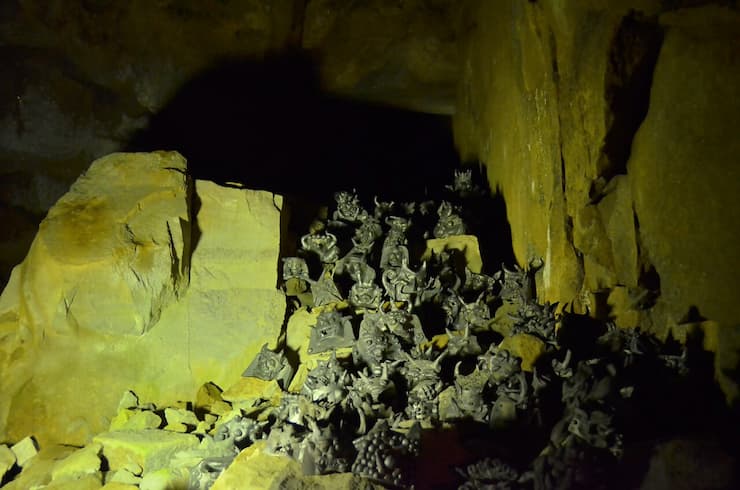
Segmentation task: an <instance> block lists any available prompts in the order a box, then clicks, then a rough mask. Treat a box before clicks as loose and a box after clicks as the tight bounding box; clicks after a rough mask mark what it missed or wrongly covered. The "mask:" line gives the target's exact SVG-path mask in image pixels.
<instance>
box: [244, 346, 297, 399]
mask: <svg viewBox="0 0 740 490" xmlns="http://www.w3.org/2000/svg"><path fill="white" fill-rule="evenodd" d="M242 376H245V377H246V376H251V377H254V378H259V379H263V380H265V381H270V380H273V379H274V380H277V381H278V383H279V384H280V387H281V388H283V389H287V388H288V385H289V384H290V380H291V379H292V378H293V368H292V367H291V365H290V363H289V362H288V359H287V358H286V357H285V355H284V354H283V353H282V352H280V353H278V352H273V351H271V350H270V349H268V348H267V344H265V345H263V346H262V350H260V351H259V353H258V354H257V356H256V357H255V358H254V359H253V360H252V362H251V363H250V364H249V367H247V369H246V370H245V371H244V372H243V373H242Z"/></svg>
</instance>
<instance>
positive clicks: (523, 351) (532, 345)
mask: <svg viewBox="0 0 740 490" xmlns="http://www.w3.org/2000/svg"><path fill="white" fill-rule="evenodd" d="M499 348H501V349H504V350H507V351H509V352H510V353H511V354H513V355H515V356H516V357H518V358H519V359H521V360H522V371H529V372H532V368H533V367H534V363H535V362H537V359H539V357H540V356H541V355H542V354H544V353H545V350H546V346H545V343H544V342H543V341H542V340H540V339H538V338H537V337H535V336H533V335H529V334H526V333H518V334H516V335H512V336H511V337H506V338H505V339H504V340H502V341H501V343H500V344H499Z"/></svg>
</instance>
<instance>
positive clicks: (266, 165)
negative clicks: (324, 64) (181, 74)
mask: <svg viewBox="0 0 740 490" xmlns="http://www.w3.org/2000/svg"><path fill="white" fill-rule="evenodd" d="M125 150H126V151H157V150H176V151H178V152H180V153H181V154H182V155H183V156H184V157H185V158H186V159H187V161H188V171H189V173H190V174H191V175H192V176H193V177H194V178H196V179H204V180H211V181H214V182H216V183H219V184H229V183H240V184H243V185H244V186H246V187H248V188H250V189H260V190H267V191H271V192H275V193H278V194H282V195H284V196H285V199H286V201H285V202H286V204H287V206H288V209H290V222H289V223H288V230H287V231H288V232H289V233H292V235H293V238H295V234H296V233H297V232H298V231H299V230H305V229H307V228H308V225H309V223H310V222H311V221H312V220H313V219H315V218H316V216H317V213H318V212H319V209H320V208H321V206H327V205H331V203H332V202H333V197H332V196H333V194H334V193H335V192H338V191H342V190H353V189H355V190H357V192H358V194H359V195H361V196H363V198H364V200H365V201H366V202H365V204H366V205H367V206H368V207H371V205H372V199H373V196H378V197H379V198H381V199H382V200H386V201H395V202H396V203H401V202H412V201H424V200H435V201H439V200H441V199H443V198H445V193H444V189H445V185H449V184H450V183H451V182H452V179H453V175H454V172H455V170H459V169H460V168H461V162H460V159H459V157H458V154H457V151H456V149H455V145H454V141H453V138H452V130H451V120H450V117H449V116H440V115H433V114H424V113H419V112H411V111H407V110H402V109H397V108H393V107H389V106H382V105H377V104H369V103H363V102H358V101H353V100H347V99H341V98H338V97H336V96H330V95H328V94H326V93H324V92H322V90H321V88H320V86H319V81H318V77H317V74H316V68H315V66H314V65H313V62H312V61H311V60H310V58H309V57H307V56H305V55H301V54H283V55H280V56H273V57H269V58H267V59H264V60H258V61H257V60H226V61H222V62H220V63H217V64H216V65H214V66H213V68H211V69H209V70H206V71H205V72H203V73H202V74H201V75H200V76H198V77H196V78H195V79H193V80H191V81H190V82H188V83H186V84H185V85H184V86H183V87H182V88H181V89H180V90H179V91H178V93H177V94H176V95H175V96H174V97H173V98H172V100H171V101H170V102H169V104H167V106H166V107H165V108H164V109H162V110H161V111H160V112H159V113H157V114H155V115H154V116H152V118H151V120H150V124H149V125H148V126H147V127H146V128H145V129H143V130H141V131H139V132H138V133H137V134H136V135H135V136H134V137H133V138H132V139H131V141H130V142H129V143H128V145H127V147H126V148H125ZM465 168H466V169H469V170H471V171H473V172H474V173H475V179H476V182H477V183H478V184H479V185H481V186H482V187H484V188H485V190H486V191H487V194H490V189H488V187H487V183H486V182H485V176H484V175H482V173H481V171H480V168H477V167H476V165H465ZM470 204H471V203H468V208H469V211H470V212H469V213H468V218H469V223H468V226H469V227H470V231H471V233H473V234H475V235H477V236H478V237H479V238H480V241H481V254H482V256H483V258H484V263H485V264H486V265H487V266H489V267H492V268H496V267H498V266H499V265H500V264H501V263H507V264H512V263H514V261H515V259H514V253H513V250H512V248H511V231H510V228H509V224H508V222H507V219H506V204H505V203H504V200H503V198H502V197H501V196H500V195H498V194H495V195H492V196H485V197H483V198H480V199H477V200H476V202H475V203H474V204H473V205H472V206H471V205H470ZM284 242H285V243H288V242H290V243H293V242H295V240H292V239H289V240H284ZM286 252H287V251H286Z"/></svg>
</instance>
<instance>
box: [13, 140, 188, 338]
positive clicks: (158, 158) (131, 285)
mask: <svg viewBox="0 0 740 490" xmlns="http://www.w3.org/2000/svg"><path fill="white" fill-rule="evenodd" d="M186 168H187V165H186V163H185V160H184V159H183V158H182V157H181V156H180V155H178V154H177V153H156V154H121V153H117V154H112V155H109V156H107V157H105V158H101V159H100V160H97V161H96V162H94V163H93V164H92V165H91V166H90V168H89V169H88V171H87V172H86V173H85V174H84V175H83V176H82V177H80V179H78V180H77V182H76V183H75V184H74V185H73V186H72V188H71V189H70V190H69V192H68V193H67V194H65V195H64V196H63V197H62V198H61V199H59V201H58V202H57V203H56V204H55V205H54V207H53V208H52V209H51V210H50V211H49V213H48V215H47V216H46V219H44V221H43V222H42V223H41V225H40V227H39V233H38V235H37V237H36V239H35V240H34V243H33V246H32V247H31V250H30V251H29V254H28V257H27V258H26V260H25V261H24V263H23V265H21V266H20V267H19V269H20V270H18V271H16V273H15V274H14V279H15V280H14V281H13V282H12V283H11V284H9V286H8V289H11V290H12V289H13V288H19V291H18V293H17V294H20V295H22V296H23V297H24V298H26V305H25V306H26V311H25V312H24V313H25V315H26V318H24V320H26V321H29V322H33V324H34V325H33V327H36V326H45V327H44V328H43V330H42V331H40V332H38V334H41V335H67V334H73V333H77V332H78V331H80V330H84V331H85V332H95V333H104V334H115V335H121V334H124V335H141V334H143V333H145V332H147V331H148V330H149V329H150V328H151V327H152V325H154V324H155V323H156V322H157V321H158V320H159V317H160V315H161V312H162V310H163V309H164V308H166V307H167V306H168V305H169V304H170V303H172V302H173V301H175V300H176V299H177V297H178V296H179V295H181V294H182V293H184V291H185V289H186V288H187V284H188V273H189V256H190V254H191V250H190V235H191V233H190V222H191V217H190V211H189V194H190V189H189V186H190V183H189V179H188V178H187V177H186V175H185V171H186ZM14 306H15V305H12V304H7V303H6V302H5V301H3V302H0V311H2V312H3V313H5V315H7V314H8V313H9V312H8V310H11V308H13V307H14ZM33 327H32V328H33Z"/></svg>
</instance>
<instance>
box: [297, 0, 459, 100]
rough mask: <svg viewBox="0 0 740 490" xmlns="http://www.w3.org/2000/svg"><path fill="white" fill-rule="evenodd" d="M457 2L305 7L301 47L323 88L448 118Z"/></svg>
mask: <svg viewBox="0 0 740 490" xmlns="http://www.w3.org/2000/svg"><path fill="white" fill-rule="evenodd" d="M460 6H461V2H455V1H448V0H442V1H439V0H437V1H434V2H425V1H419V0H405V1H402V2H386V1H384V0H370V1H364V2H354V3H353V2H349V3H347V2H337V1H336V0H317V1H311V2H307V4H306V10H305V20H304V23H303V42H302V44H303V46H304V47H305V48H308V49H310V50H311V51H313V52H314V53H315V54H316V56H317V58H318V59H319V60H320V61H319V66H320V72H321V77H322V80H323V82H324V86H325V87H326V88H328V89H329V90H331V91H335V92H339V93H344V94H347V95H350V96H352V97H358V98H365V99H369V100H375V101H382V102H384V103H390V104H394V105H399V106H402V107H406V108H410V109H414V110H420V111H423V112H433V113H442V114H452V113H453V112H454V106H455V96H454V91H455V85H456V83H457V79H458V69H459V60H458V50H457V49H458V43H457V40H458V32H457V22H456V21H457V16H458V13H459V11H460Z"/></svg>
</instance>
